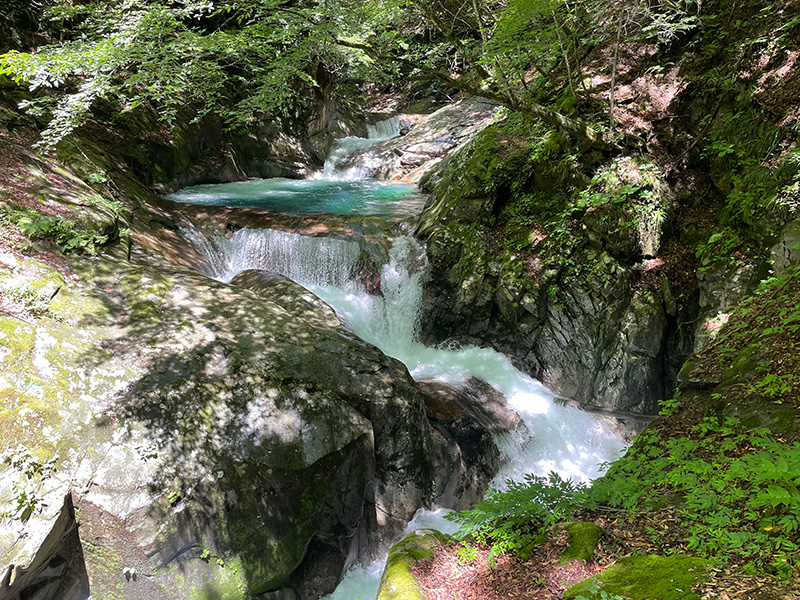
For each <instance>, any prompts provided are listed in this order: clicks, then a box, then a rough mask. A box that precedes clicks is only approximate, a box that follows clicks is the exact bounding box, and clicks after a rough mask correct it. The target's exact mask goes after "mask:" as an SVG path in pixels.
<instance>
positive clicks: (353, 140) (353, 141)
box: [315, 115, 400, 181]
mask: <svg viewBox="0 0 800 600" xmlns="http://www.w3.org/2000/svg"><path fill="white" fill-rule="evenodd" d="M398 135H400V116H399V115H397V116H394V117H389V118H388V119H384V120H382V121H378V122H376V123H372V124H367V137H365V138H360V137H346V138H341V139H338V140H336V141H335V142H334V143H333V146H332V147H331V150H330V152H329V153H328V156H327V158H326V159H325V165H324V167H323V169H322V172H321V173H319V174H318V175H316V176H315V178H317V179H319V178H321V179H338V180H345V181H350V180H359V179H363V176H362V172H363V170H362V169H361V168H359V167H353V168H350V169H346V170H344V171H340V170H339V166H340V165H341V164H343V163H344V161H345V160H346V159H347V158H349V157H351V156H354V155H356V154H358V153H360V152H363V151H364V150H366V149H367V148H369V147H370V146H372V145H374V144H377V143H378V142H381V141H384V140H389V139H392V138H394V137H397V136H398Z"/></svg>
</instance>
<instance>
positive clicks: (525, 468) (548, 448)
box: [184, 117, 624, 600]
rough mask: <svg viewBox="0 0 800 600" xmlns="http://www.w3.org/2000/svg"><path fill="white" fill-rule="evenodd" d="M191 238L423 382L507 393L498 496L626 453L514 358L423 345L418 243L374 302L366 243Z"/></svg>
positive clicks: (244, 232)
mask: <svg viewBox="0 0 800 600" xmlns="http://www.w3.org/2000/svg"><path fill="white" fill-rule="evenodd" d="M399 121H400V119H399V117H395V118H392V119H387V120H385V121H380V122H378V123H375V124H374V125H370V126H369V127H368V131H369V138H344V139H341V140H337V141H336V143H335V144H334V147H333V149H332V151H331V153H330V154H329V157H328V160H327V161H326V163H325V168H324V170H323V171H322V172H321V173H320V174H319V175H318V176H317V179H320V180H331V181H341V180H353V179H360V178H361V171H360V170H359V169H358V168H357V167H355V168H351V169H347V170H344V171H342V170H340V169H338V168H337V166H338V165H340V164H342V161H344V160H345V159H346V158H347V157H349V156H353V155H354V154H357V153H359V152H362V151H363V150H365V149H366V148H368V147H369V146H371V145H372V144H374V143H376V142H378V141H381V140H385V139H390V138H392V137H395V136H397V135H399ZM184 233H186V235H187V237H189V239H190V240H191V241H192V243H193V244H194V245H195V246H196V247H197V248H198V250H199V251H200V252H202V253H203V254H204V255H205V256H206V257H207V258H208V261H209V265H210V268H211V271H212V272H211V273H210V274H211V275H212V276H213V277H215V278H217V279H219V280H221V281H226V282H228V281H230V280H231V279H232V278H233V277H234V276H235V275H236V274H237V273H239V272H241V271H244V270H246V269H266V270H269V271H274V272H277V273H280V274H281V275H284V276H286V277H288V278H290V279H292V280H294V281H295V282H297V283H299V284H301V285H303V286H304V287H306V288H307V289H309V290H310V291H311V292H313V293H314V294H316V295H317V296H318V297H320V298H321V299H322V300H324V301H325V302H327V303H328V304H329V305H330V306H331V307H332V308H333V309H334V310H335V311H336V314H337V315H338V316H339V318H340V319H341V321H342V322H343V323H344V325H345V326H346V327H348V328H349V329H350V330H351V331H353V332H354V333H356V334H357V335H358V336H359V337H361V338H362V339H364V340H365V341H367V342H370V343H372V344H374V345H375V346H377V347H378V348H380V349H381V351H383V352H384V353H385V354H387V355H388V356H392V357H394V358H397V359H398V360H401V361H402V362H403V363H404V364H405V365H406V367H407V368H408V370H409V372H410V373H411V375H412V377H414V379H416V380H418V381H422V380H436V381H441V382H444V383H448V384H451V385H454V386H457V385H459V384H463V383H465V382H466V381H467V380H468V379H470V378H471V377H475V378H477V379H481V380H483V381H485V382H486V383H488V384H489V385H491V386H492V387H493V388H495V389H496V390H498V391H499V392H501V393H502V394H503V395H504V396H505V397H506V399H507V401H508V404H509V405H510V407H511V408H513V409H514V410H515V411H516V412H517V413H518V414H519V415H520V417H521V419H522V420H523V421H524V423H525V425H526V427H525V428H520V431H518V432H516V433H510V434H507V435H505V436H503V437H501V438H498V439H497V440H496V441H497V444H498V446H499V447H500V450H501V454H502V464H503V466H502V468H501V471H500V473H499V474H498V475H497V477H495V479H494V481H493V482H492V487H495V488H500V489H503V488H504V487H505V485H506V481H507V480H508V479H512V480H515V481H520V480H522V478H523V477H524V475H526V474H529V473H531V474H536V475H547V474H548V473H550V472H551V471H554V472H556V473H558V474H559V475H561V476H562V477H565V478H571V479H573V480H576V481H588V480H591V479H593V478H595V477H597V476H598V475H599V474H600V467H599V465H600V463H602V462H608V461H611V460H613V459H615V458H616V457H617V456H619V455H620V453H621V452H622V451H623V450H624V443H623V441H622V440H621V439H620V438H619V436H618V435H617V434H616V432H615V430H614V428H613V426H612V422H611V421H610V420H609V419H608V418H606V417H600V416H597V415H591V414H589V413H586V412H583V411H581V410H579V409H577V408H573V407H565V406H562V405H559V404H557V403H556V402H555V396H554V394H553V393H552V392H550V391H549V390H548V389H547V388H545V387H544V386H543V385H541V384H540V383H539V382H538V381H536V380H534V379H532V378H531V377H529V376H527V375H525V374H524V373H522V372H520V371H519V370H517V369H516V368H514V366H513V365H512V364H511V361H510V360H509V359H508V358H507V357H506V356H504V355H502V354H500V353H498V352H495V351H494V350H490V349H486V348H478V347H474V346H465V347H457V346H452V345H451V346H442V347H428V346H425V345H423V344H421V343H420V342H419V341H418V335H417V334H418V326H419V317H420V305H421V300H422V286H423V282H424V278H425V276H426V274H427V268H428V265H427V258H426V255H425V251H424V249H423V248H422V247H421V246H420V244H419V243H418V242H417V241H416V240H414V239H413V238H410V237H400V238H398V239H396V240H395V242H394V244H393V245H392V248H391V250H390V256H389V261H388V262H387V263H386V264H385V265H383V267H382V271H381V294H369V293H368V292H367V291H366V289H365V288H364V286H363V285H362V284H361V283H360V282H359V281H358V278H357V275H358V273H359V259H360V256H361V248H360V246H359V245H358V243H357V242H352V241H345V240H339V239H335V238H327V237H316V238H314V237H304V236H301V235H298V234H295V233H287V232H282V231H274V230H269V229H261V230H253V229H240V230H238V231H236V232H235V233H234V234H233V235H231V236H230V237H228V238H225V237H221V236H219V237H214V238H212V239H207V238H205V237H204V236H203V235H202V234H201V233H199V232H197V231H195V230H193V229H186V230H184ZM447 512H448V511H447V510H444V509H438V510H435V511H428V510H420V511H419V512H418V513H417V515H416V516H415V517H414V519H413V520H412V521H411V522H410V523H409V525H408V527H407V528H406V530H405V531H404V532H403V535H406V534H408V533H410V532H411V531H413V530H414V529H418V528H422V527H434V528H436V529H439V530H441V531H443V532H445V533H453V532H455V530H456V529H457V526H456V525H455V524H454V523H452V522H450V521H447V520H445V518H444V515H445V514H446V513H447ZM384 562H385V561H383V560H380V561H375V562H374V563H372V564H370V565H363V566H362V565H355V566H353V567H352V568H350V569H349V570H348V571H347V573H345V574H344V577H343V579H342V581H341V583H340V584H339V586H338V587H337V589H336V591H335V592H333V593H332V594H331V595H329V596H326V597H325V598H324V599H323V600H355V599H359V600H371V599H373V598H375V597H376V595H377V593H378V586H379V583H380V577H381V574H382V572H383V567H384Z"/></svg>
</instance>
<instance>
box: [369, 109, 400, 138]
mask: <svg viewBox="0 0 800 600" xmlns="http://www.w3.org/2000/svg"><path fill="white" fill-rule="evenodd" d="M398 135H400V115H395V116H393V117H389V118H388V119H383V120H382V121H377V122H375V123H371V124H369V123H368V124H367V138H368V139H370V140H375V141H380V140H389V139H391V138H393V137H397V136H398Z"/></svg>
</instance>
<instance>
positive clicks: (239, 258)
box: [182, 226, 361, 289]
mask: <svg viewBox="0 0 800 600" xmlns="http://www.w3.org/2000/svg"><path fill="white" fill-rule="evenodd" d="M182 231H183V233H184V235H185V236H186V237H187V238H188V239H189V240H190V241H191V242H192V244H194V246H195V247H196V248H197V249H198V251H199V252H201V253H202V254H203V255H204V256H205V257H206V258H207V259H208V262H209V266H210V268H211V273H209V275H211V276H212V277H213V278H214V279H218V280H219V281H224V282H225V283H228V282H230V280H231V279H233V278H234V277H235V276H236V274H237V273H241V272H242V271H246V270H248V269H263V270H266V271H273V272H275V273H279V274H281V275H283V276H284V277H288V278H289V279H291V280H293V281H296V282H298V283H300V284H301V285H304V286H305V287H307V288H311V287H320V288H326V287H333V288H336V289H339V288H347V287H351V279H352V273H353V271H354V269H355V268H356V266H357V263H358V259H359V257H360V254H361V249H360V248H359V246H358V244H356V243H353V242H348V241H346V240H338V239H336V238H330V237H325V238H315V237H308V236H303V235H298V234H296V233H291V232H287V231H276V230H274V229H239V230H238V231H236V232H235V233H233V235H231V236H230V237H223V236H213V237H212V238H211V239H208V238H206V237H205V236H204V235H203V234H202V233H201V232H200V231H198V230H197V229H195V228H194V227H191V226H186V227H184V228H183V229H182Z"/></svg>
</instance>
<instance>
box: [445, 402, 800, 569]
mask: <svg viewBox="0 0 800 600" xmlns="http://www.w3.org/2000/svg"><path fill="white" fill-rule="evenodd" d="M671 408H672V409H674V406H672V407H671ZM665 502H667V503H673V504H674V505H675V506H676V507H677V511H678V515H679V521H678V524H679V525H680V526H681V528H682V530H683V531H684V532H685V540H684V542H685V547H686V549H688V550H689V551H691V552H692V553H694V554H696V555H698V556H701V557H709V558H715V559H721V560H728V561H734V562H736V563H737V564H739V565H741V566H742V568H743V570H744V571H745V572H758V571H763V572H769V573H771V574H774V575H777V576H779V577H783V578H789V577H791V576H792V573H793V569H795V568H796V567H797V566H798V564H797V551H798V549H800V537H799V534H800V443H797V442H795V443H793V444H787V443H785V442H784V441H783V440H782V439H780V438H778V437H776V436H775V435H774V434H772V433H771V432H770V431H769V430H767V429H764V428H751V429H748V428H745V427H744V426H743V425H742V422H741V421H740V420H739V419H737V418H735V417H720V416H709V417H706V418H705V419H703V420H702V421H701V422H700V423H698V424H696V425H695V426H694V427H692V428H691V431H690V432H689V433H688V434H687V435H685V436H680V437H663V436H662V435H661V434H660V433H659V432H658V431H657V430H655V429H648V430H646V431H645V433H644V434H643V435H642V436H640V437H639V438H638V439H637V442H636V444H635V445H634V446H633V447H632V448H630V449H629V451H628V452H627V454H626V455H625V456H624V457H623V458H621V459H619V460H617V461H615V462H614V463H613V464H612V465H611V468H610V469H609V470H608V472H607V474H606V475H605V476H604V477H602V478H600V479H598V480H596V481H595V482H594V483H593V484H592V485H591V486H585V485H582V484H574V483H572V482H570V481H565V480H563V479H561V478H560V477H559V476H558V475H557V474H555V473H551V474H550V476H549V477H547V478H544V477H537V476H530V475H529V476H527V477H526V480H525V481H524V482H523V483H513V482H509V487H508V489H507V491H504V492H499V491H497V490H493V491H492V492H490V494H489V495H488V496H487V498H486V500H484V501H483V502H481V503H480V504H478V505H477V506H476V507H475V508H474V509H472V510H469V511H465V512H462V513H458V514H456V515H454V516H452V517H451V519H452V520H454V521H456V522H457V523H460V524H461V529H460V531H459V535H460V536H461V537H462V538H463V539H466V540H470V541H474V542H477V543H482V544H487V545H489V546H491V548H492V553H493V554H498V553H502V552H513V553H517V554H520V553H522V554H523V555H524V553H525V551H526V549H528V548H529V547H530V546H531V544H533V543H535V542H536V541H537V540H539V539H541V538H542V537H543V536H544V535H545V534H546V532H547V531H549V530H550V529H551V528H552V527H553V526H554V525H555V524H556V523H559V522H563V521H566V520H569V519H570V518H572V517H574V516H575V515H576V514H578V513H580V512H585V511H590V512H591V511H597V510H604V509H613V510H617V511H622V512H623V513H627V514H637V513H644V512H648V511H656V510H658V509H659V508H663V505H664V503H665ZM651 535H652V536H653V537H654V540H653V541H657V539H655V538H657V536H658V533H657V532H655V531H653V532H652V533H651ZM665 550H666V552H667V553H669V552H672V551H677V548H666V549H665Z"/></svg>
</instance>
